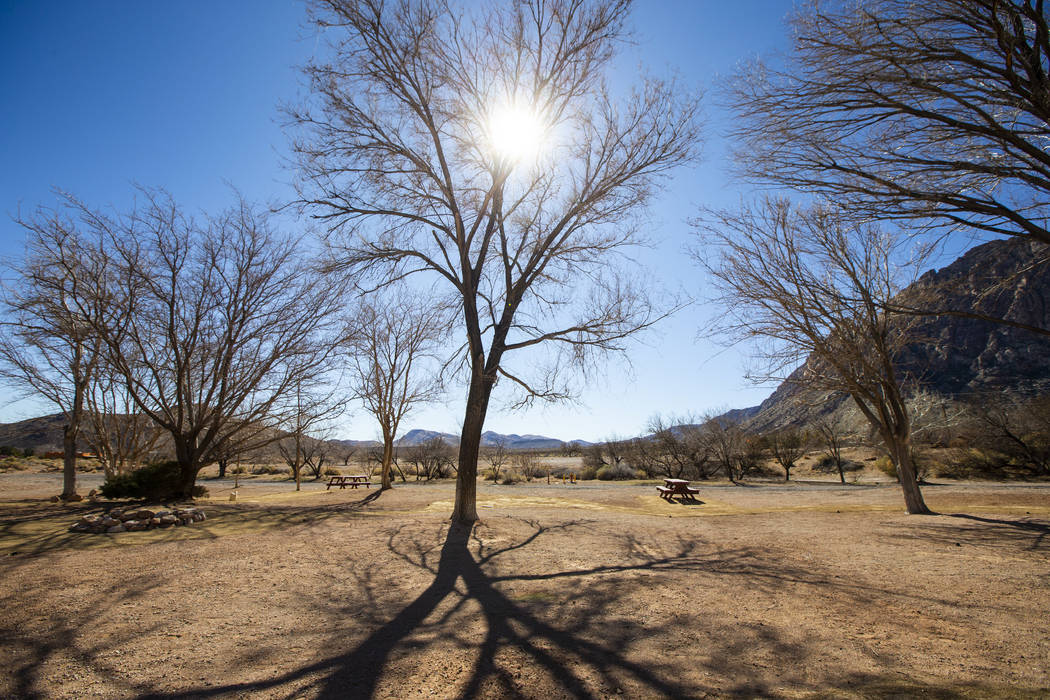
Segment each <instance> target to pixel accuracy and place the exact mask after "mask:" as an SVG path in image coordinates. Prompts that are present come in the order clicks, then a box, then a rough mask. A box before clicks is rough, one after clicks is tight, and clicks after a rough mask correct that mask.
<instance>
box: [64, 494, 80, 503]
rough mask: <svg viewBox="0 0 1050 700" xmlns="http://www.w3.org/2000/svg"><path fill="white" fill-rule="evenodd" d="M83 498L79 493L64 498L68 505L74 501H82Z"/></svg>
mask: <svg viewBox="0 0 1050 700" xmlns="http://www.w3.org/2000/svg"><path fill="white" fill-rule="evenodd" d="M83 500H84V497H83V496H81V495H80V494H79V493H74V494H72V495H71V496H66V501H67V502H69V503H75V502H76V501H83Z"/></svg>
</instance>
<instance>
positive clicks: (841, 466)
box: [817, 413, 848, 484]
mask: <svg viewBox="0 0 1050 700" xmlns="http://www.w3.org/2000/svg"><path fill="white" fill-rule="evenodd" d="M817 435H819V436H820V440H821V443H822V444H823V447H824V454H826V455H827V456H828V457H830V458H831V460H832V462H833V463H834V464H835V469H837V470H838V473H839V481H840V482H841V483H843V484H844V483H846V470H845V465H846V460H845V459H843V457H842V448H843V447H845V443H846V436H847V435H848V430H847V428H846V422H845V420H844V418H843V416H842V414H841V413H835V414H832V415H830V416H826V417H824V418H821V419H820V420H818V421H817Z"/></svg>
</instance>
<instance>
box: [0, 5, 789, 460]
mask: <svg viewBox="0 0 1050 700" xmlns="http://www.w3.org/2000/svg"><path fill="white" fill-rule="evenodd" d="M790 9H791V5H790V3H788V2H786V1H778V0H740V1H739V2H733V3H725V2H721V1H720V0H691V1H683V2H671V1H669V0H641V1H640V2H639V3H638V7H637V8H636V11H635V15H634V26H635V29H636V32H637V38H638V42H639V43H638V46H637V47H636V48H634V49H632V50H631V51H630V52H628V54H626V55H625V56H624V58H623V60H622V61H621V64H622V65H623V66H625V67H627V68H626V72H627V73H629V72H630V71H631V70H632V69H633V67H634V66H637V65H639V64H643V65H645V66H646V67H647V68H648V69H649V70H651V71H654V72H657V73H661V72H665V71H668V70H674V71H677V72H678V73H679V75H680V77H681V78H682V79H683V80H684V81H685V82H687V83H691V84H694V85H696V86H699V87H701V88H702V89H704V90H705V91H707V92H708V97H709V99H708V101H707V115H708V130H707V138H706V145H705V148H704V152H705V158H704V162H703V164H702V165H701V166H700V167H699V168H697V169H696V170H693V171H689V172H680V173H679V174H678V175H677V177H676V178H675V180H674V182H673V183H672V185H671V189H670V190H669V192H668V193H667V195H666V196H664V197H663V198H661V200H660V201H659V202H658V204H657V206H656V207H655V209H654V228H655V230H654V231H653V236H654V238H656V239H657V240H659V241H660V244H659V247H658V248H657V249H656V250H653V251H646V252H645V253H644V255H643V257H644V259H645V261H646V262H647V263H648V264H649V266H650V268H651V270H652V272H653V274H655V275H657V276H659V277H660V278H661V279H662V280H663V282H664V285H665V286H666V287H669V288H672V289H673V288H683V289H685V290H687V291H688V292H690V293H692V294H694V295H696V296H698V297H700V298H702V297H703V295H704V286H703V280H702V278H701V274H700V272H699V270H698V269H697V268H696V267H695V266H694V265H693V264H692V263H691V262H690V261H689V260H688V259H687V256H685V255H684V252H683V251H684V249H685V246H686V245H687V244H688V243H689V240H690V235H689V228H688V226H687V225H686V223H685V221H686V219H688V218H689V217H691V216H694V215H695V214H696V212H697V209H698V207H699V206H701V205H707V206H721V205H732V204H733V203H734V202H736V201H738V200H739V199H740V197H742V196H746V189H745V188H744V187H743V186H742V185H740V184H738V183H733V182H731V181H729V175H728V172H727V168H726V167H725V165H726V163H725V156H726V151H725V143H724V141H723V138H722V135H723V133H724V131H725V128H726V124H725V117H724V115H723V114H722V112H721V111H720V110H719V109H718V108H717V106H716V105H715V101H714V100H713V99H710V98H712V97H714V90H715V88H716V86H717V85H718V82H719V80H721V79H723V77H724V76H726V75H727V74H728V73H729V72H730V71H731V70H732V69H733V68H734V66H735V65H736V64H737V63H738V62H740V61H741V60H744V59H746V58H749V57H751V56H754V55H756V54H768V53H770V52H775V51H782V50H784V49H785V48H786V46H787V30H786V28H785V27H784V25H783V22H782V20H783V17H784V15H785V14H786V13H787V12H789V11H790ZM304 16H305V10H304V7H303V5H302V4H300V3H297V2H293V1H291V0H288V1H286V2H277V1H275V0H223V1H221V2H203V1H201V0H179V1H178V2H144V1H142V0H138V1H135V2H132V1H128V0H105V1H104V2H97V1H96V2H62V3H57V2H32V1H31V0H24V1H22V2H12V1H5V0H0V95H2V100H3V108H2V110H0V114H2V119H0V166H2V167H0V216H2V219H0V256H3V257H4V258H6V259H9V260H17V258H19V257H20V256H21V254H22V246H23V234H22V232H21V230H20V229H19V228H18V227H17V226H16V225H15V224H13V223H12V222H11V217H13V216H14V215H16V214H17V213H18V211H19V210H21V211H23V212H28V211H31V210H32V209H34V208H36V207H37V206H38V205H50V204H53V203H54V201H55V200H54V196H53V194H52V188H54V187H58V188H61V189H64V190H68V191H70V192H72V193H74V194H76V195H77V196H79V197H81V198H82V199H84V200H86V201H87V202H88V203H89V204H91V205H93V206H98V207H106V206H110V205H113V206H115V207H117V208H126V207H127V206H128V204H129V203H130V201H131V197H132V187H133V184H134V183H140V184H142V185H147V186H160V187H164V188H166V189H167V190H169V191H170V192H171V193H172V194H173V195H174V196H175V198H176V199H177V200H178V201H179V202H180V203H181V204H182V205H183V206H184V207H186V208H187V209H189V210H205V211H214V210H218V209H221V208H223V207H225V206H227V205H228V204H229V203H230V201H231V194H230V189H229V185H233V186H235V187H236V188H237V189H238V190H240V191H241V192H242V193H243V194H244V195H245V196H247V197H248V198H249V199H252V200H255V201H261V202H281V201H284V200H286V199H288V198H289V197H290V188H289V186H288V184H287V183H288V182H289V181H290V180H291V178H292V173H291V172H289V171H287V170H286V169H285V168H284V165H283V162H284V156H285V155H286V154H287V152H288V148H287V143H288V142H287V138H286V136H285V134H284V133H283V131H282V130H281V127H280V124H279V116H278V114H277V105H278V104H279V103H280V102H282V101H288V100H292V101H294V100H295V98H296V95H297V93H298V91H299V90H300V86H299V74H298V71H297V69H296V66H298V65H301V64H302V63H303V62H305V61H306V59H308V58H309V57H310V56H311V55H313V53H314V51H315V50H317V48H318V45H317V42H316V40H315V39H314V37H313V35H312V34H311V32H310V30H308V29H306V28H304V26H303V18H304ZM712 312H713V310H711V309H709V308H707V307H705V306H703V305H702V304H701V305H698V306H694V307H692V308H690V309H687V310H686V311H684V312H682V313H680V314H679V315H678V316H677V317H676V318H673V319H671V320H670V321H668V322H666V323H665V324H664V326H663V327H662V328H661V329H660V330H658V331H657V332H656V333H654V334H652V335H651V336H649V337H648V338H647V339H646V340H645V344H643V345H640V346H639V347H638V348H637V349H636V351H635V352H634V353H633V354H632V365H633V367H632V368H627V367H625V366H623V365H621V364H616V363H614V364H611V365H609V366H608V368H607V373H606V375H605V376H604V377H598V378H596V379H595V381H594V382H593V384H592V386H591V388H590V389H589V390H588V391H587V393H586V394H585V395H584V396H583V397H582V403H581V404H577V405H566V406H557V407H547V408H544V407H538V408H534V409H531V410H529V411H527V412H516V413H506V412H500V411H499V406H498V399H499V397H498V396H497V397H496V400H495V403H496V404H497V405H496V406H494V409H493V410H491V411H490V413H489V420H488V422H487V426H486V427H487V428H488V429H490V430H496V431H498V432H503V433H537V434H543V435H549V436H552V437H557V438H561V439H564V440H568V439H573V438H581V439H587V440H598V439H603V438H606V437H609V436H613V435H619V436H628V435H635V434H638V433H640V432H642V431H643V429H644V426H645V423H646V420H647V419H648V417H649V416H650V415H652V414H653V413H656V412H662V413H664V414H671V413H674V414H685V413H698V412H703V411H706V410H709V409H715V408H723V407H727V408H739V407H743V406H750V405H754V404H756V403H758V402H759V401H761V400H762V399H763V398H765V396H766V395H768V393H769V391H770V388H769V387H761V388H757V387H753V386H751V385H749V384H748V382H747V381H746V380H745V379H744V377H743V375H744V368H745V358H744V357H743V355H742V354H741V351H739V350H735V349H733V350H728V351H726V350H724V349H723V348H722V347H720V346H718V345H716V344H714V343H712V342H710V341H708V340H704V339H697V337H696V336H697V329H698V328H699V326H700V324H701V322H702V320H703V318H704V317H705V316H706V315H707V314H710V313H712ZM461 394H463V392H461V391H459V390H455V389H454V390H453V392H452V393H451V394H450V396H449V399H448V403H447V406H439V407H434V408H430V409H425V410H420V411H419V412H418V413H417V414H415V415H413V416H410V418H409V420H408V425H407V426H406V429H408V428H412V427H425V428H428V429H434V430H445V431H449V432H458V425H459V420H460V417H461V413H462V401H463V398H462V395H461ZM4 399H5V397H2V396H0V422H8V421H13V420H20V419H22V418H26V417H30V416H32V415H36V414H39V413H41V412H44V411H47V412H50V410H51V409H49V408H47V407H44V406H40V405H39V404H36V405H34V404H31V403H27V402H18V403H14V404H9V405H6V406H5V405H4V404H7V401H6V400H4ZM339 432H340V436H341V437H354V438H360V439H364V438H371V437H374V435H375V429H374V428H373V427H372V424H371V422H370V420H369V418H368V417H367V416H366V415H364V414H363V412H361V411H360V410H358V411H356V412H355V414H354V415H353V416H351V418H350V419H348V420H347V421H346V422H345V424H344V425H343V426H341V430H340V431H339Z"/></svg>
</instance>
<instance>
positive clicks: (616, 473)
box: [595, 464, 638, 481]
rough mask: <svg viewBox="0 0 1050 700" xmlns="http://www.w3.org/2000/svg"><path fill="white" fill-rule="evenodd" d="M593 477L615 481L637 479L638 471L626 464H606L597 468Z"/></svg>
mask: <svg viewBox="0 0 1050 700" xmlns="http://www.w3.org/2000/svg"><path fill="white" fill-rule="evenodd" d="M595 477H596V478H597V479H598V480H599V481H615V480H622V479H637V478H638V473H637V472H635V471H634V470H633V469H631V468H630V467H628V466H627V465H626V464H606V465H605V466H604V467H601V468H600V469H598V471H597V472H596V473H595Z"/></svg>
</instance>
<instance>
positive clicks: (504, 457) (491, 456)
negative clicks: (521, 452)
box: [485, 435, 510, 482]
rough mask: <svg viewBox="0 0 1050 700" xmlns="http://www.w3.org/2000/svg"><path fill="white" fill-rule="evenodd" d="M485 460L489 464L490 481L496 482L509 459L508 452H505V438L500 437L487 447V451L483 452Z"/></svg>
mask: <svg viewBox="0 0 1050 700" xmlns="http://www.w3.org/2000/svg"><path fill="white" fill-rule="evenodd" d="M485 458H486V459H488V462H489V469H490V470H491V473H492V480H493V481H497V482H498V481H499V474H500V472H501V471H502V470H503V467H504V465H506V464H507V461H508V460H509V458H510V454H509V451H508V450H507V438H505V437H503V436H502V435H501V436H499V437H498V438H496V439H495V440H494V441H493V442H492V444H491V445H489V446H488V449H487V450H485Z"/></svg>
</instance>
